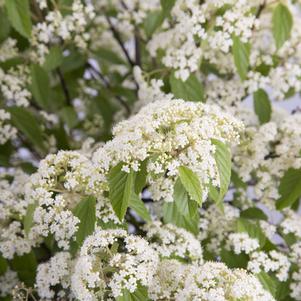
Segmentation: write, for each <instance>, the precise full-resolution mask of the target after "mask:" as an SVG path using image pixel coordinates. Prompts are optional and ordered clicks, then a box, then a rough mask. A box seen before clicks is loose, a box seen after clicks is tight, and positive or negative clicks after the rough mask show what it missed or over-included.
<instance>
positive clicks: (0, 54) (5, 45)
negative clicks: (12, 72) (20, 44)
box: [0, 38, 18, 62]
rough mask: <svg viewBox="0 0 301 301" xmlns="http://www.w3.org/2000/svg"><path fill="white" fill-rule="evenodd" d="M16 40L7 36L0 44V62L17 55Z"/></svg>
mask: <svg viewBox="0 0 301 301" xmlns="http://www.w3.org/2000/svg"><path fill="white" fill-rule="evenodd" d="M16 45H17V40H15V39H12V38H7V39H6V40H5V41H4V42H2V43H1V44H0V62H5V61H6V60H9V59H11V58H13V57H15V56H17V55H18V48H17V47H16Z"/></svg>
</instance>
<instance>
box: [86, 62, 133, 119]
mask: <svg viewBox="0 0 301 301" xmlns="http://www.w3.org/2000/svg"><path fill="white" fill-rule="evenodd" d="M86 65H87V67H88V68H89V69H91V71H92V72H93V73H95V74H96V75H97V76H98V77H99V78H100V79H101V81H102V82H103V84H104V85H105V87H106V88H107V89H111V88H112V86H111V84H110V82H109V81H108V80H107V79H106V77H105V76H104V75H103V74H102V73H101V72H100V71H99V70H97V69H96V68H95V67H94V66H93V65H92V64H90V63H89V62H88V63H87V64H86ZM114 97H115V98H116V99H117V100H118V101H119V103H120V104H121V105H122V106H123V107H124V109H125V110H126V112H127V114H128V115H131V110H130V107H129V106H128V104H127V103H126V102H125V101H124V99H123V98H122V97H120V96H119V95H115V94H114Z"/></svg>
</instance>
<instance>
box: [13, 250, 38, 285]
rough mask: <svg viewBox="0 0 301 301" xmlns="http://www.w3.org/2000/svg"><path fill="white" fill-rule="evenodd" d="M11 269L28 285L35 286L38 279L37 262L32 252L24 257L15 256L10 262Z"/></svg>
mask: <svg viewBox="0 0 301 301" xmlns="http://www.w3.org/2000/svg"><path fill="white" fill-rule="evenodd" d="M10 267H11V268H12V269H13V270H14V271H16V272H17V273H18V277H19V278H20V280H22V281H23V282H24V283H25V284H26V285H28V286H33V284H34V281H35V277H36V268H37V261H36V258H35V255H34V253H33V252H32V251H31V252H30V253H28V254H25V255H23V256H15V257H14V258H13V260H11V261H10Z"/></svg>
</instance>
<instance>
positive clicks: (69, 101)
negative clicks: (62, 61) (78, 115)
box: [56, 68, 72, 105]
mask: <svg viewBox="0 0 301 301" xmlns="http://www.w3.org/2000/svg"><path fill="white" fill-rule="evenodd" d="M56 73H57V75H58V77H59V79H60V83H61V86H62V89H63V92H64V95H65V99H66V102H67V104H68V105H72V103H71V97H70V93H69V89H68V87H67V84H66V81H65V78H64V76H63V73H62V71H61V69H60V68H57V69H56Z"/></svg>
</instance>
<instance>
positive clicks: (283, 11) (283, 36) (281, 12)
mask: <svg viewBox="0 0 301 301" xmlns="http://www.w3.org/2000/svg"><path fill="white" fill-rule="evenodd" d="M272 23H273V28H272V31H273V36H274V39H275V43H276V47H277V49H279V48H280V47H281V46H282V45H283V44H284V42H285V41H286V40H288V39H289V38H290V35H291V30H292V27H293V17H292V15H291V12H290V11H289V9H288V7H287V6H286V5H284V4H282V3H279V4H278V5H277V6H276V7H275V9H274V11H273V18H272Z"/></svg>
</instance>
